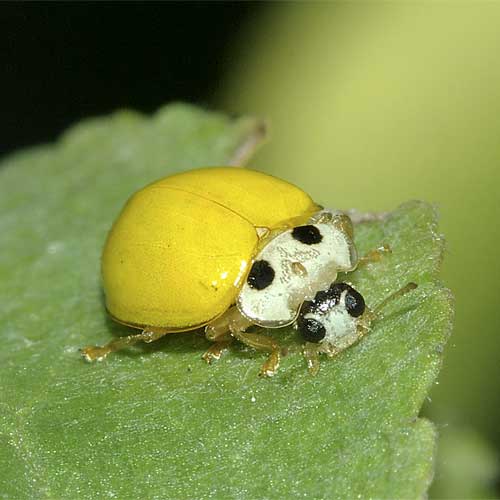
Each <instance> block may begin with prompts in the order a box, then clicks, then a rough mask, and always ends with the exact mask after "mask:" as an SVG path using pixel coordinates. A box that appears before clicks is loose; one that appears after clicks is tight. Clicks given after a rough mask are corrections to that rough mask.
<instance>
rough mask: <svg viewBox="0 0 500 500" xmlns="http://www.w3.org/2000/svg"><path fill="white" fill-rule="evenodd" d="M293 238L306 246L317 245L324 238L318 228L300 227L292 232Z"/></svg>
mask: <svg viewBox="0 0 500 500" xmlns="http://www.w3.org/2000/svg"><path fill="white" fill-rule="evenodd" d="M292 237H293V238H294V239H296V240H297V241H300V242H301V243H304V244H305V245H316V244H317V243H319V242H320V241H321V240H322V239H323V236H322V235H321V233H320V232H319V229H318V228H317V227H316V226H311V225H308V226H298V227H295V228H294V229H293V231H292Z"/></svg>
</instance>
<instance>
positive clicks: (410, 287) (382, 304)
mask: <svg viewBox="0 0 500 500" xmlns="http://www.w3.org/2000/svg"><path fill="white" fill-rule="evenodd" d="M417 286H418V285H417V284H416V283H413V282H410V283H408V284H407V285H405V286H404V287H403V288H401V289H399V290H397V291H396V292H394V293H391V295H389V296H388V297H386V298H385V299H384V300H383V301H382V302H380V303H379V304H378V305H377V306H376V307H375V309H373V311H372V313H373V314H374V315H375V316H376V315H377V314H378V313H379V312H380V310H381V309H383V308H384V307H385V306H386V305H387V304H389V303H390V302H392V301H393V300H394V299H397V298H398V297H401V296H402V295H405V294H407V293H408V292H410V291H411V290H415V288H417Z"/></svg>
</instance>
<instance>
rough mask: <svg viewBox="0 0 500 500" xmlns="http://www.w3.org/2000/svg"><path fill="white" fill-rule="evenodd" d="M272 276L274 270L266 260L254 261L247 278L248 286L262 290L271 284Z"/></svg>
mask: <svg viewBox="0 0 500 500" xmlns="http://www.w3.org/2000/svg"><path fill="white" fill-rule="evenodd" d="M274 274H275V273H274V269H273V268H272V267H271V264H269V262H267V260H256V261H255V262H254V263H253V265H252V269H250V274H249V275H248V278H247V283H248V286H249V287H250V288H256V289H257V290H263V289H264V288H267V287H268V286H269V285H270V284H271V283H272V282H273V280H274Z"/></svg>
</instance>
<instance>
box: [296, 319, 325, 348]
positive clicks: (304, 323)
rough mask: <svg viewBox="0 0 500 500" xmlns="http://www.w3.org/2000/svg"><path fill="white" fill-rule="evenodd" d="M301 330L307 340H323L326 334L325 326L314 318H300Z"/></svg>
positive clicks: (299, 325)
mask: <svg viewBox="0 0 500 500" xmlns="http://www.w3.org/2000/svg"><path fill="white" fill-rule="evenodd" d="M297 323H298V327H299V332H300V334H301V335H302V337H303V338H304V340H306V341H307V342H314V343H318V342H321V341H322V340H323V339H324V338H325V335H326V330H325V327H324V326H323V325H322V324H321V323H320V322H319V321H316V320H315V319H313V318H303V317H301V318H299V320H298V322H297Z"/></svg>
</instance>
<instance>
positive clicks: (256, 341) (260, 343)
mask: <svg viewBox="0 0 500 500" xmlns="http://www.w3.org/2000/svg"><path fill="white" fill-rule="evenodd" d="M231 334H232V335H233V337H235V338H237V339H238V340H239V341H240V342H242V343H243V344H245V345H247V346H249V347H252V348H253V349H255V350H257V351H265V352H269V353H270V354H269V356H268V358H267V360H266V361H265V363H264V364H263V365H262V367H261V369H260V372H259V375H261V376H264V377H272V376H273V375H275V374H276V372H277V371H278V368H279V365H280V360H281V347H280V345H279V344H278V343H277V342H276V341H275V340H274V339H272V338H270V337H267V336H265V335H261V334H259V333H247V332H243V331H231Z"/></svg>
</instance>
